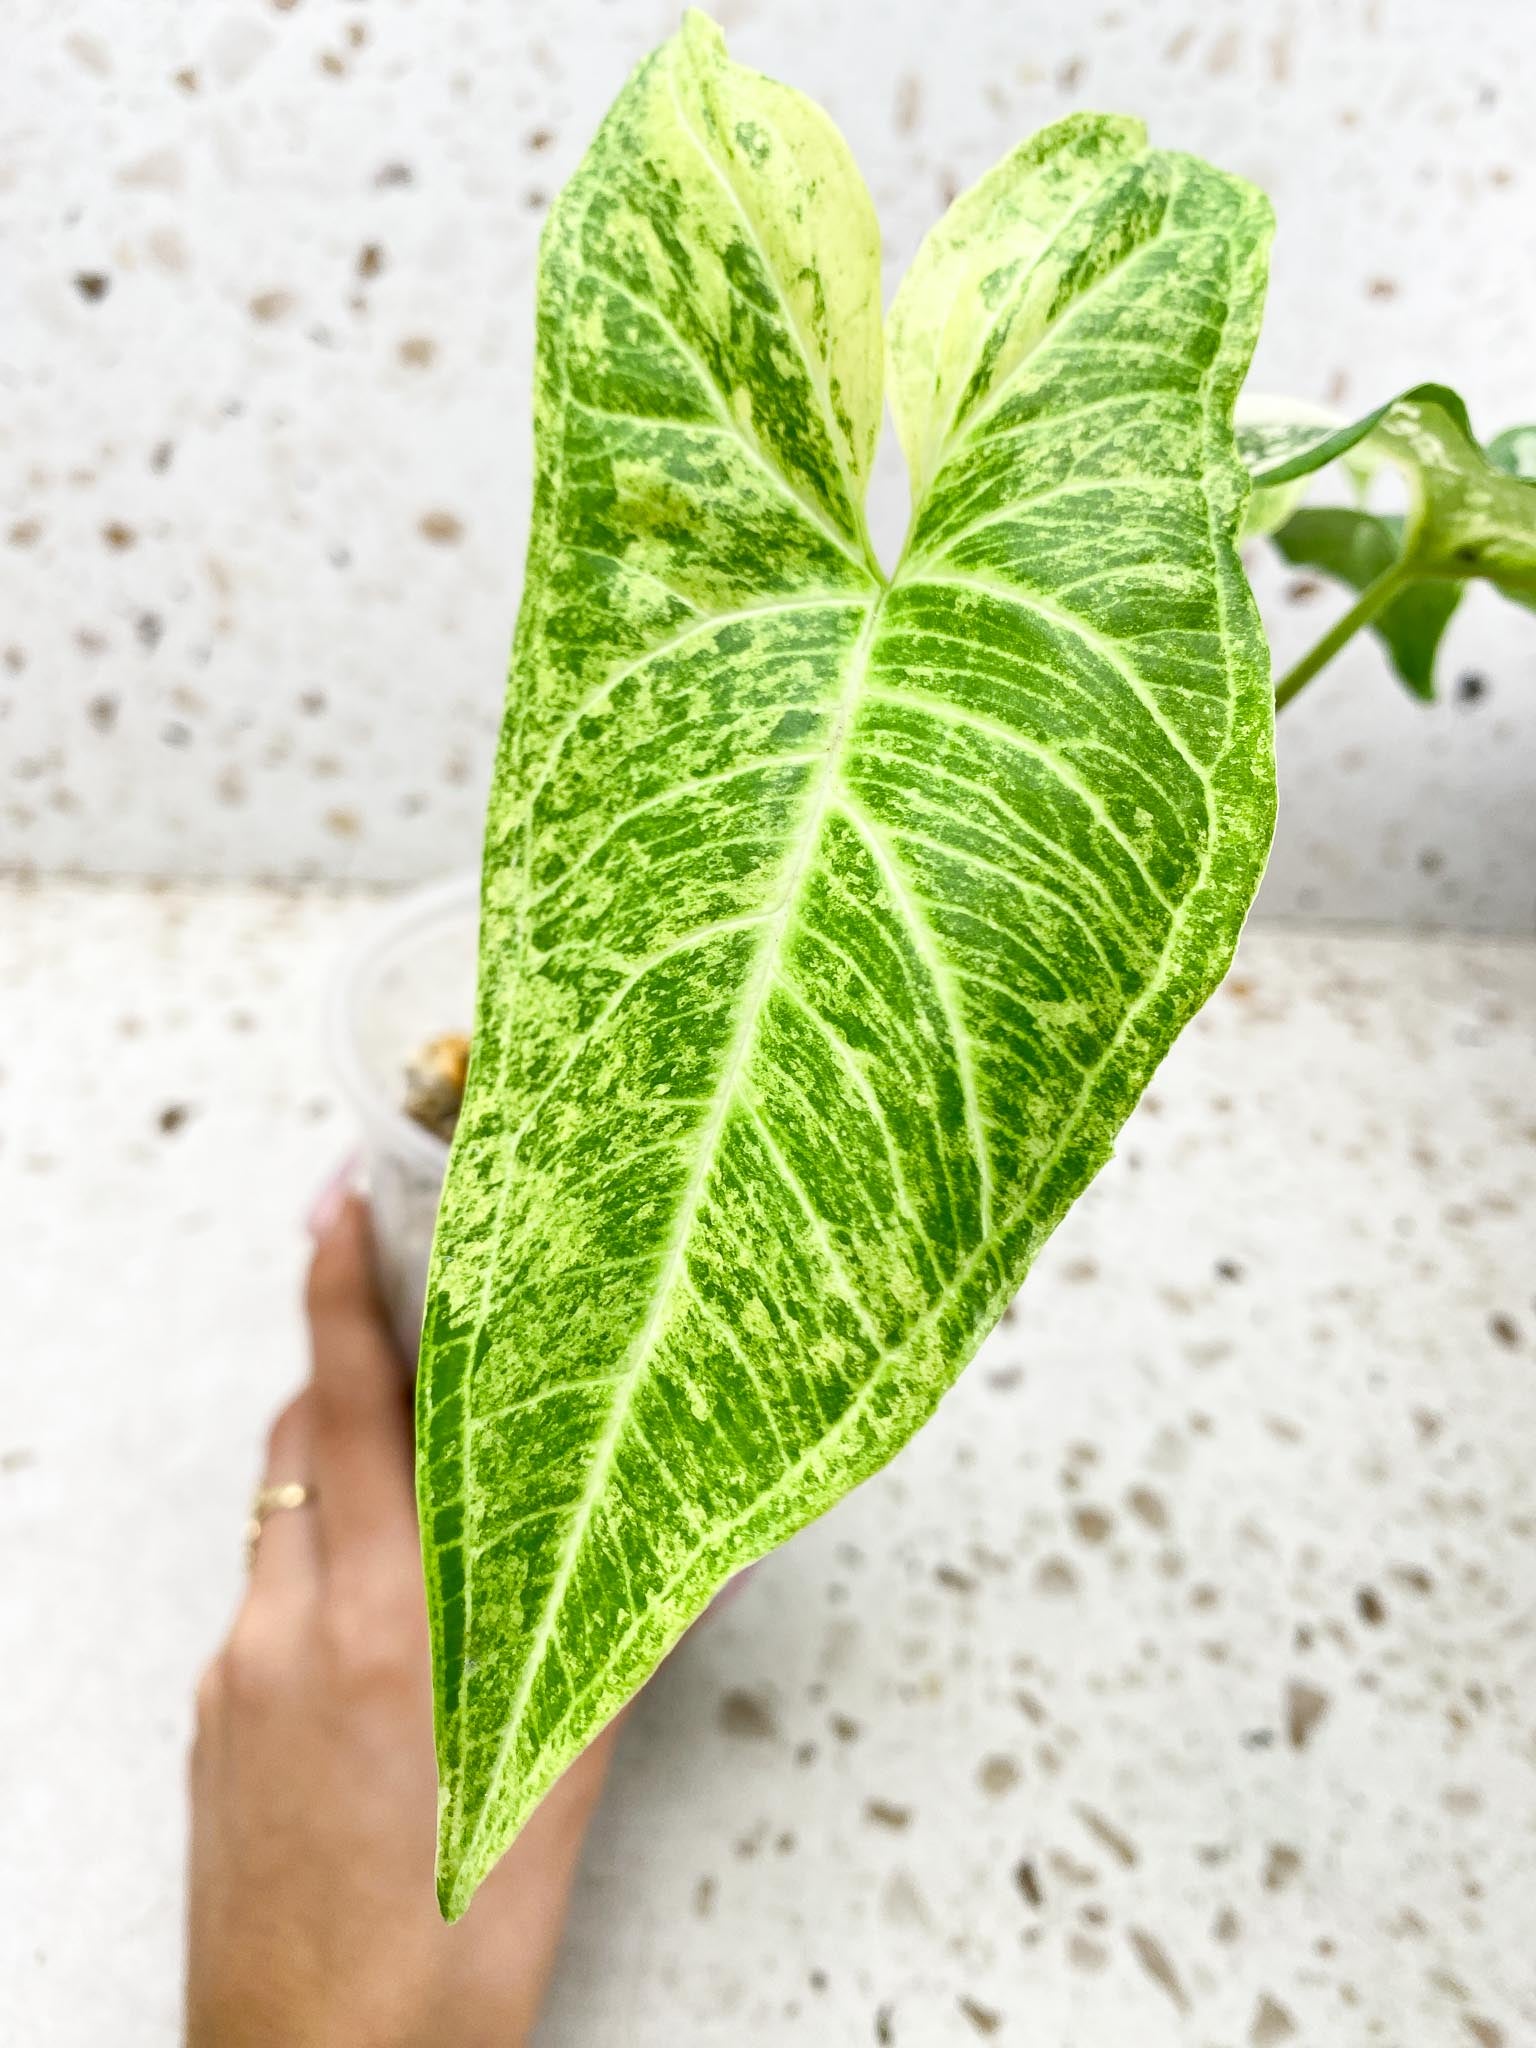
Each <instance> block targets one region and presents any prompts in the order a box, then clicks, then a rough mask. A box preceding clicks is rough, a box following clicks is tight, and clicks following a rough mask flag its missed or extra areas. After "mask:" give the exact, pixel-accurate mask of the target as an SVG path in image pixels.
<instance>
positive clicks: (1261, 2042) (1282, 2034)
mask: <svg viewBox="0 0 1536 2048" xmlns="http://www.w3.org/2000/svg"><path fill="white" fill-rule="evenodd" d="M1295 2032H1296V2022H1295V2021H1294V2020H1293V2019H1292V2018H1291V2015H1290V2014H1289V2013H1288V2012H1287V2011H1286V2009H1285V2007H1284V2006H1283V2005H1281V2004H1279V2003H1278V2001H1277V2000H1275V1999H1273V1998H1271V1997H1270V1995H1269V1993H1268V1992H1267V1991H1265V1992H1262V1993H1261V1994H1260V1997H1259V2003H1258V2009H1257V2010H1256V2011H1255V2013H1254V2015H1253V2024H1252V2026H1250V2027H1249V2029H1248V2040H1249V2042H1250V2044H1251V2048H1278V2044H1279V2043H1280V2042H1281V2041H1289V2040H1290V2038H1291V2036H1292V2035H1293V2034H1294V2033H1295Z"/></svg>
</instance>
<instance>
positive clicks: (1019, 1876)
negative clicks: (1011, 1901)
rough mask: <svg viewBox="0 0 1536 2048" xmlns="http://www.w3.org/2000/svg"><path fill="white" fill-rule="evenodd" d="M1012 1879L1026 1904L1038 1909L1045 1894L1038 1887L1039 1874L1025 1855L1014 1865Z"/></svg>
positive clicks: (1043, 1902)
mask: <svg viewBox="0 0 1536 2048" xmlns="http://www.w3.org/2000/svg"><path fill="white" fill-rule="evenodd" d="M1013 1881H1014V1883H1015V1884H1016V1885H1017V1886H1018V1888H1019V1895H1020V1897H1021V1898H1022V1899H1023V1901H1024V1903H1025V1905H1026V1906H1033V1907H1034V1908H1035V1909H1036V1911H1038V1910H1039V1909H1040V1907H1041V1906H1043V1905H1044V1904H1045V1894H1044V1893H1043V1892H1042V1891H1041V1889H1040V1879H1039V1876H1038V1874H1037V1873H1036V1870H1035V1866H1034V1864H1033V1863H1031V1862H1030V1860H1029V1858H1028V1857H1027V1856H1026V1857H1025V1858H1024V1860H1023V1861H1022V1862H1021V1863H1016V1864H1015V1865H1014V1869H1013Z"/></svg>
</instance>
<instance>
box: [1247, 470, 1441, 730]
mask: <svg viewBox="0 0 1536 2048" xmlns="http://www.w3.org/2000/svg"><path fill="white" fill-rule="evenodd" d="M1402 526H1403V523H1402V521H1401V520H1400V519H1397V518H1386V517H1382V516H1380V515H1378V514H1376V513H1372V512H1356V511H1352V510H1350V509H1349V508H1348V507H1345V506H1332V505H1327V506H1321V505H1320V506H1312V507H1308V508H1305V509H1304V510H1302V511H1300V512H1298V513H1296V514H1295V515H1294V516H1293V517H1292V518H1291V519H1289V520H1287V521H1286V523H1285V525H1284V526H1282V527H1281V528H1280V530H1279V531H1278V533H1276V534H1275V536H1274V540H1275V546H1276V547H1277V548H1278V549H1279V550H1280V552H1281V554H1282V555H1283V556H1284V557H1285V559H1286V561H1288V562H1290V563H1292V564H1293V565H1294V566H1295V567H1297V568H1307V569H1320V570H1322V572H1323V573H1324V574H1325V575H1327V576H1333V577H1336V578H1337V579H1338V581H1339V582H1341V583H1347V584H1348V585H1349V587H1350V589H1351V590H1354V591H1361V590H1364V589H1365V587H1366V585H1367V584H1369V583H1374V582H1375V581H1376V579H1377V577H1378V576H1381V575H1383V574H1384V573H1385V572H1386V571H1387V570H1388V569H1390V568H1391V566H1392V564H1393V563H1394V562H1395V561H1396V560H1397V558H1398V556H1399V554H1400V553H1401V552H1402ZM1461 592H1462V586H1461V585H1460V584H1459V583H1453V582H1450V581H1448V580H1444V579H1441V578H1438V577H1436V578H1425V579H1423V580H1420V581H1418V582H1414V583H1411V584H1409V585H1408V587H1407V588H1406V589H1405V590H1403V591H1401V592H1400V593H1399V594H1398V596H1396V597H1395V598H1393V600H1392V602H1391V603H1390V604H1389V605H1387V606H1386V607H1385V608H1384V610H1382V611H1381V612H1379V613H1378V614H1377V615H1376V617H1375V618H1374V619H1372V621H1371V631H1372V632H1373V633H1374V634H1375V635H1376V637H1377V638H1378V639H1379V640H1380V641H1381V643H1382V645H1383V646H1384V647H1385V648H1386V650H1387V654H1388V656H1389V658H1390V659H1391V662H1392V666H1393V668H1395V669H1396V671H1397V673H1398V675H1399V676H1400V677H1401V678H1402V680H1403V681H1404V682H1405V683H1406V684H1407V685H1408V688H1409V689H1410V690H1412V692H1413V694H1414V695H1415V696H1416V697H1422V698H1424V699H1426V700H1428V699H1431V698H1433V696H1434V694H1435V681H1434V670H1435V654H1436V651H1437V650H1438V648H1439V645H1440V641H1441V637H1442V635H1443V634H1444V632H1445V629H1446V626H1447V625H1448V624H1449V622H1450V619H1451V614H1452V613H1453V612H1454V611H1455V609H1456V607H1457V605H1458V604H1459V603H1460V602H1461Z"/></svg>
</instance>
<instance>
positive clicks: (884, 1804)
mask: <svg viewBox="0 0 1536 2048" xmlns="http://www.w3.org/2000/svg"><path fill="white" fill-rule="evenodd" d="M864 1818H865V1819H866V1820H867V1821H870V1822H871V1823H872V1824H873V1825H874V1826H875V1827H877V1828H891V1829H893V1830H895V1831H896V1832H898V1833H899V1832H900V1830H901V1829H902V1828H905V1827H910V1826H911V1824H912V1809H911V1807H910V1806H896V1805H893V1804H892V1802H891V1801H890V1800H889V1799H866V1800H865V1802H864Z"/></svg>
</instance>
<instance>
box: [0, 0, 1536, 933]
mask: <svg viewBox="0 0 1536 2048" xmlns="http://www.w3.org/2000/svg"><path fill="white" fill-rule="evenodd" d="M714 11H715V13H716V14H717V15H718V17H719V18H720V19H721V21H722V22H723V23H724V24H725V26H726V28H727V30H728V32H729V34H730V36H731V39H732V44H733V48H734V49H735V51H736V53H737V54H738V55H739V56H740V57H741V58H742V59H743V60H744V61H746V62H748V63H754V64H758V65H760V66H762V67H763V68H765V69H767V70H770V71H774V72H777V73H780V74H782V75H783V76H785V77H787V78H788V79H790V80H791V81H792V82H793V83H795V84H796V85H799V86H801V87H803V88H804V89H805V90H807V91H809V92H811V93H812V94H814V95H815V96H816V97H818V98H819V99H821V100H822V101H824V103H825V104H826V105H827V106H828V107H829V108H830V110H831V111H832V113H833V114H834V115H835V117H836V118H837V119H838V121H839V122H840V123H841V125H842V126H843V128H844V129H845V131H846V132H847V134H848V136H849V139H850V141H851V143H852V145H853V148H854V151H855V153H856V155H857V157H858V160H859V162H860V164H861V165H862V166H863V168H864V170H865V173H866V175H867V177H868V179H869V182H870V185H871V187H872V190H873V192H874V195H875V199H876V203H877V205H878V207H879V211H880V216H881V220H882V223H883V226H884V230H885V235H886V246H887V254H888V259H889V261H888V283H889V284H892V285H893V284H894V282H895V280H896V278H897V277H898V276H899V274H900V272H901V271H902V270H903V269H904V268H905V266H906V264H907V262H908V260H909V259H910V257H911V254H912V251H913V250H914V248H915V247H916V244H917V241H918V238H919V236H920V235H921V234H922V232H923V231H924V230H925V229H926V228H927V226H928V225H929V224H930V223H931V221H932V220H933V219H934V218H935V217H936V216H937V214H938V213H939V211H940V210H941V208H942V206H943V205H944V203H945V201H946V199H947V198H948V197H949V196H950V195H951V194H952V193H953V192H954V191H955V190H956V189H957V188H958V187H960V186H961V185H963V184H966V183H968V182H969V181H970V180H972V179H973V178H974V177H976V176H977V175H978V173H979V172H980V171H982V170H983V169H984V168H985V167H986V166H987V165H989V164H990V163H991V162H993V161H994V160H995V159H996V158H997V157H998V156H1000V155H1001V154H1002V153H1003V152H1004V151H1005V150H1006V149H1007V148H1009V147H1010V146H1011V145H1012V144H1013V143H1014V142H1016V141H1017V140H1018V139H1019V138H1020V137H1022V136H1023V135H1026V134H1028V133H1029V132H1031V131H1032V130H1034V129H1035V128H1037V127H1039V126H1040V125H1041V124H1043V123H1044V122H1046V121H1048V120H1051V119H1053V118H1054V117H1056V116H1058V115H1060V114H1062V113H1065V112H1067V111H1068V110H1070V109H1072V108H1074V107H1082V106H1088V107H1101V108H1114V109H1125V110H1127V111H1133V112H1138V113H1141V114H1143V115H1145V116H1146V117H1147V118H1148V120H1149V121H1150V123H1151V125H1152V128H1153V132H1154V136H1155V139H1156V140H1157V141H1158V142H1160V143H1163V144H1166V145H1170V146H1179V147H1186V148H1190V149H1194V150H1197V151H1200V152H1202V153H1204V154H1206V155H1208V156H1210V157H1211V158H1213V159H1214V160H1215V161H1217V162H1218V163H1221V164H1223V165H1225V166H1227V167H1229V168H1231V169H1233V170H1236V171H1239V172H1242V173H1244V174H1245V175H1247V176H1248V177H1250V178H1252V179H1254V180H1256V181H1257V182H1258V183H1259V184H1260V185H1262V186H1264V187H1265V188H1266V189H1267V190H1268V191H1269V192H1270V193H1271V194H1272V195H1273V197H1274V199H1275V202H1276V205H1277V209H1278V213H1279V218H1280V235H1279V240H1278V242H1277V244H1276V250H1275V265H1274V283H1273V289H1272V293H1271V310H1270V318H1269V324H1268V326H1267V329H1266V333H1265V338H1264V340H1263V342H1262V343H1261V345H1260V350H1259V356H1258V360H1257V363H1256V367H1255V373H1254V385H1255V388H1257V389H1270V390H1281V391H1290V392H1294V393H1296V394H1299V395H1301V396H1304V397H1310V398H1315V399H1324V400H1329V401H1331V402H1333V403H1336V404H1338V405H1340V406H1343V407H1355V406H1357V405H1358V406H1364V405H1365V404H1367V403H1373V402H1375V401H1376V400H1378V399H1380V398H1382V397H1384V396H1386V395H1388V394H1390V393H1391V392H1393V391H1395V390H1398V389H1400V388H1401V387H1402V386H1403V385H1405V384H1408V383H1412V382H1415V381H1417V380H1418V379H1420V378H1423V377H1425V376H1432V377H1441V378H1445V379H1448V380H1450V381H1452V382H1455V383H1457V384H1459V385H1460V386H1461V387H1462V388H1463V389H1464V390H1465V391H1466V393H1467V395H1468V397H1469V399H1470V401H1471V404H1472V410H1473V417H1474V420H1475V421H1476V422H1477V423H1478V425H1479V427H1480V428H1481V429H1482V430H1483V431H1484V432H1492V431H1493V430H1494V429H1495V428H1497V427H1500V426H1503V425H1506V424H1509V423H1510V422H1511V421H1513V420H1516V419H1524V418H1530V417H1531V416H1532V415H1533V414H1536V381H1533V377H1532V372H1531V350H1530V335H1531V332H1532V329H1533V327H1536V264H1533V263H1532V262H1531V261H1530V246H1531V245H1530V221H1531V204H1532V175H1533V174H1532V166H1531V153H1530V146H1529V134H1528V110H1529V107H1530V105H1531V103H1532V98H1533V94H1536V39H1533V38H1532V36H1531V34H1530V20H1529V5H1528V0H1484V4H1483V5H1482V6H1480V7H1479V8H1478V9H1477V10H1476V14H1475V33H1474V32H1473V30H1472V28H1471V26H1470V22H1471V17H1469V16H1468V15H1467V14H1466V11H1465V10H1461V9H1457V8H1454V7H1447V6H1445V5H1444V4H1443V0H1348V4H1338V0H1246V4H1244V5H1241V6H1239V5H1236V4H1224V5H1218V6H1207V7H1204V8H1201V7H1199V6H1197V5H1195V4H1194V0H1140V4H1136V5H1094V6H1090V7H1087V8H1074V7H1053V8H1019V7H1008V6H1000V5H998V4H996V0H947V4H946V5H945V6H944V7H943V8H942V9H941V10H939V11H938V12H937V13H936V12H935V10H934V8H933V7H932V6H930V5H928V4H925V0H886V4H884V5H882V6H881V7H879V8H878V9H872V8H868V7H863V8H861V7H852V6H848V7H843V8H828V7H826V6H824V5H819V4H815V0H721V4H719V5H717V6H716V8H715V10H714ZM677 13H678V9H677V7H676V6H675V5H673V4H670V0H519V4H518V5H516V6H508V5H498V6H489V5H485V4H482V0H437V4H434V5H426V4H423V0H369V4H366V5H364V4H361V0H334V4H330V5H325V4H317V0H305V4H298V0H196V4H194V0H181V4H179V5H162V6H159V7H153V8H130V7H125V6H123V5H121V4H119V0H11V4H10V5H9V6H8V8H7V10H6V21H5V63H4V66H3V69H0V235H3V237H4V249H5V256H4V261H3V263H0V421H3V433H4V436H5V439H4V443H3V448H4V456H3V463H0V591H3V603H0V858H3V860H4V861H5V862H6V863H7V864H9V865H11V866H13V867H14V866H23V867H25V866H31V867H35V868H36V869H38V870H40V871H43V872H47V871H49V870H56V869H60V868H64V869H69V868H79V867H86V868H89V869H93V870H96V871H105V872H112V871H135V872H141V873H160V874H190V875H205V874H210V873H216V874H224V875H230V876H237V877H251V876H256V877H261V876H270V875H278V874H281V875H285V876H290V877H304V876H334V877H375V878H396V877H407V876H419V875H425V874H429V873H432V872H436V871H439V870H442V869H444V868H449V867H454V866H459V865H462V864H464V863H465V862H467V861H468V860H470V859H471V858H472V856H473V852H474V848H475V844H476V841H477V838H478V831H479V817H480V812H481V801H482V793H483V781H484V776H485V773H486V767H487V763H488V760H489V750H490V745H491V738H492V734H493V730H494V726H495V721H496V717H497V711H498V706H499V702H500V696H501V687H502V676H503V673H504V668H505V656H506V648H507V644H508V641H509V637H510V626H511V619H512V615H513V611H514V608H515V603H516V597H517V584H518V574H519V568H520V563H521V557H522V536H523V525H524V517H525V507H526V500H527V495H528V463H529V426H528V381H529V350H530V343H531V306H532V291H531V286H532V269H533V263H534V259H535V252H536V242H537V236H538V232H539V228H540V225H541V223H542V220H543V217H544V213H545V210H546V207H547V204H548V200H549V197H550V194H551V193H552V192H553V191H554V190H555V188H556V187H557V185H558V184H559V182H560V181H561V180H562V179H564V178H565V177H566V176H567V175H568V173H569V172H570V170H571V168H572V166H573V165H574V163H575V162H576V159H577V157H578V155H579V154H580V151H581V149H582V148H583V146H584V144H585V142H586V140H587V138H588V137H589V136H590V134H591V132H592V130H593V127H594V125H595V123H596V121H597V119H598V116H599V114H600V112H601V110H602V109H603V107H604V106H605V105H606V103H607V102H608V100H609V99H610V98H611V96H612V94H613V92H614V91H615V89H616V88H617V86H618V84H619V82H620V80H621V79H622V77H623V75H624V73H625V71H626V70H627V68H628V67H629V66H630V64H631V63H632V62H633V61H634V60H635V59H636V57H638V56H639V54H640V53H641V52H642V51H643V50H644V49H645V48H646V47H648V46H649V45H651V44H652V43H654V42H655V41H657V40H658V39H659V38H660V37H661V36H663V35H664V34H666V33H668V32H669V31H670V30H671V28H672V27H673V26H675V23H676V19H677ZM875 18H877V19H878V29H872V27H871V23H872V20H874V19H875ZM893 456H894V450H893V449H892V448H888V449H887V457H888V458H891V457H893ZM898 471H899V464H897V463H896V462H895V461H894V460H892V459H888V460H887V462H886V464H885V466H884V468H883V470H882V474H881V479H880V482H879V485H878V488H877V491H876V525H877V532H878V534H879V536H880V538H881V541H882V545H883V546H884V547H885V548H886V550H887V552H888V553H889V552H890V550H891V549H892V547H893V546H894V542H895V539H896V536H897V535H898V534H899V531H900V527H901V523H902V505H903V489H902V485H901V481H900V477H899V474H898ZM1300 580H1301V581H1303V582H1304V580H1305V579H1300ZM1297 581H1298V579H1295V578H1286V577H1280V576H1267V577H1266V578H1265V584H1264V588H1265V594H1266V598H1267V600H1268V601H1269V602H1268V609H1269V611H1270V615H1271V617H1272V619H1273V620H1274V621H1275V624H1276V630H1277V633H1278V635H1279V637H1280V639H1281V642H1282V645H1283V647H1284V648H1285V649H1287V650H1288V651H1293V642H1295V641H1297V640H1298V639H1299V637H1300V636H1301V635H1302V634H1304V633H1305V634H1306V635H1308V636H1313V635H1315V633H1316V632H1317V631H1319V630H1321V627H1322V624H1323V623H1324V622H1325V619H1326V617H1327V615H1328V612H1329V608H1330V607H1331V606H1332V605H1333V604H1334V602H1335V600H1334V599H1333V597H1332V596H1330V595H1328V594H1319V595H1314V596H1313V597H1311V598H1310V599H1306V598H1303V599H1300V600H1297V601H1295V602H1291V601H1289V600H1288V599H1287V596H1286V591H1287V589H1288V588H1294V586H1295V584H1296V583H1297ZM1445 669H1446V675H1447V678H1448V680H1449V684H1450V691H1449V696H1448V701H1447V702H1446V703H1445V704H1444V705H1442V706H1441V707H1439V708H1437V709H1434V710H1431V711H1425V710H1423V709H1421V708H1420V707H1418V706H1416V705H1414V704H1413V703H1411V702H1410V701H1409V700H1408V699H1407V698H1406V697H1405V696H1404V695H1403V693H1402V692H1401V691H1400V690H1399V689H1398V687H1397V686H1396V685H1395V684H1394V683H1393V682H1392V681H1391V680H1390V678H1389V677H1388V676H1387V675H1386V674H1385V672H1384V670H1383V668H1382V666H1381V663H1380V661H1379V659H1378V657H1377V656H1376V655H1375V653H1374V651H1373V650H1371V649H1370V648H1368V647H1365V648H1361V649H1358V650H1356V651H1354V652H1352V653H1351V654H1350V655H1349V656H1348V658H1347V659H1346V660H1345V661H1344V663H1342V664H1341V666H1340V667H1339V669H1338V670H1337V671H1336V672H1334V673H1332V674H1331V675H1330V676H1329V677H1328V678H1327V679H1326V680H1325V681H1324V682H1322V683H1320V684H1319V685H1317V686H1316V687H1315V689H1314V690H1313V691H1312V692H1311V693H1309V695H1308V696H1307V697H1306V698H1304V699H1303V700H1301V702H1300V703H1299V704H1298V706H1297V707H1296V709H1295V710H1294V711H1292V712H1291V713H1290V714H1289V715H1288V717H1287V720H1286V727H1285V737H1284V740H1283V745H1282V763H1283V777H1284V787H1285V799H1286V805H1287V810H1288V813H1289V817H1290V830H1289V832H1288V834H1287V836H1286V838H1285V840H1284V841H1283V842H1282V845H1281V848H1280V850H1279V853H1278V854H1277V857H1276V861H1275V864H1274V868H1273V871H1272V875H1271V880H1270V883H1269V885H1268V889H1267V892H1266V897H1265V902H1266V905H1267V907H1268V908H1269V909H1270V910H1271V911H1273V912H1300V913H1303V914H1317V913H1319V912H1324V911H1325V912H1326V913H1327V914H1328V915H1330V916H1334V917H1339V916H1359V917H1368V918H1376V919H1396V920H1417V921H1421V922H1422V921H1430V922H1438V923H1442V924H1448V925H1451V926H1460V927H1463V928H1471V927H1478V928H1485V929H1502V930H1510V931H1526V932H1531V931H1536V883H1533V880H1532V878H1533V876H1536V801H1533V798H1536V629H1533V627H1532V622H1531V619H1530V616H1529V615H1528V614H1524V613H1521V612H1518V611H1516V610H1515V609H1514V608H1512V607H1509V606H1503V605H1501V604H1500V603H1499V602H1498V601H1497V600H1496V599H1493V598H1491V597H1487V596H1486V594H1484V593H1478V594H1477V601H1475V602H1472V603H1469V604H1468V605H1467V606H1466V607H1465V608H1464V611H1463V614H1462V615H1461V616H1460V617H1459V618H1458V619H1457V621H1456V623H1455V625H1454V627H1453V630H1452V633H1451V636H1450V640H1449V644H1448V648H1447V654H1446V662H1445ZM1469 678H1470V681H1469V680H1468V679H1469Z"/></svg>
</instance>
